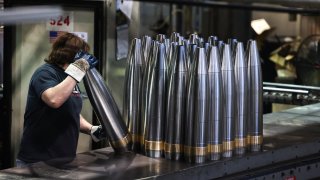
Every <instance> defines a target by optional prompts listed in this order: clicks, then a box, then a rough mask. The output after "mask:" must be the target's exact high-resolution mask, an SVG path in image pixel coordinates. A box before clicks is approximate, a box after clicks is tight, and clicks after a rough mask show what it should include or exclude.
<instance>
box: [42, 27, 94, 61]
mask: <svg viewBox="0 0 320 180" xmlns="http://www.w3.org/2000/svg"><path fill="white" fill-rule="evenodd" d="M80 50H82V51H85V52H88V51H89V50H90V46H89V44H88V43H86V42H85V41H84V40H83V39H81V38H80V37H78V36H77V35H74V34H72V33H65V34H63V35H60V36H59V37H58V38H57V39H56V40H55V41H54V43H53V44H52V49H51V52H50V54H49V56H48V58H47V59H45V60H44V61H45V62H47V63H50V64H56V65H64V64H66V63H68V64H70V63H72V62H74V56H75V55H76V53H77V52H79V51H80Z"/></svg>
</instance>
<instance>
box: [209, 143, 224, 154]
mask: <svg viewBox="0 0 320 180" xmlns="http://www.w3.org/2000/svg"><path fill="white" fill-rule="evenodd" d="M221 152H222V144H208V153H221Z"/></svg>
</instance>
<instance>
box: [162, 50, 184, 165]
mask: <svg viewBox="0 0 320 180" xmlns="http://www.w3.org/2000/svg"><path fill="white" fill-rule="evenodd" d="M175 48H176V50H175V53H174V56H173V59H172V62H173V63H172V72H171V75H170V80H169V87H168V101H167V111H166V123H165V124H166V128H165V143H164V152H165V158H166V159H173V160H180V159H181V158H182V155H183V139H184V136H183V135H184V125H185V120H186V97H187V80H188V73H187V70H188V68H187V62H186V57H185V50H184V46H183V45H179V46H175Z"/></svg>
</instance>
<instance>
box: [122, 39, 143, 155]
mask: <svg viewBox="0 0 320 180" xmlns="http://www.w3.org/2000/svg"><path fill="white" fill-rule="evenodd" d="M143 61H144V60H143V55H142V52H141V40H140V39H133V40H132V42H131V47H130V51H129V54H128V59H127V67H126V72H125V81H124V93H123V95H124V96H123V119H124V121H125V122H126V125H127V127H128V129H129V132H130V133H131V135H132V146H131V147H129V148H130V149H131V150H133V151H134V152H139V150H140V146H141V145H140V136H141V134H140V131H139V128H140V123H141V111H140V109H139V107H140V104H141V103H140V101H141V97H140V93H141V86H142V78H143V70H144V69H143Z"/></svg>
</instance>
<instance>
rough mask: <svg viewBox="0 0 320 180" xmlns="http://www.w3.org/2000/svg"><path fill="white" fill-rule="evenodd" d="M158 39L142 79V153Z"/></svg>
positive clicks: (152, 48)
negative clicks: (152, 68)
mask: <svg viewBox="0 0 320 180" xmlns="http://www.w3.org/2000/svg"><path fill="white" fill-rule="evenodd" d="M157 44H159V43H157V42H156V41H152V45H151V48H150V53H149V55H148V58H147V64H146V66H145V68H144V73H143V80H142V87H141V93H140V94H141V107H140V112H141V123H140V130H139V131H140V138H141V139H140V144H141V148H140V153H141V154H144V151H145V146H144V143H145V140H144V136H145V131H146V124H147V120H148V119H147V110H148V107H149V104H148V102H149V96H148V92H149V90H150V81H151V64H152V60H153V56H154V53H155V49H156V48H155V47H156V46H157Z"/></svg>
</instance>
